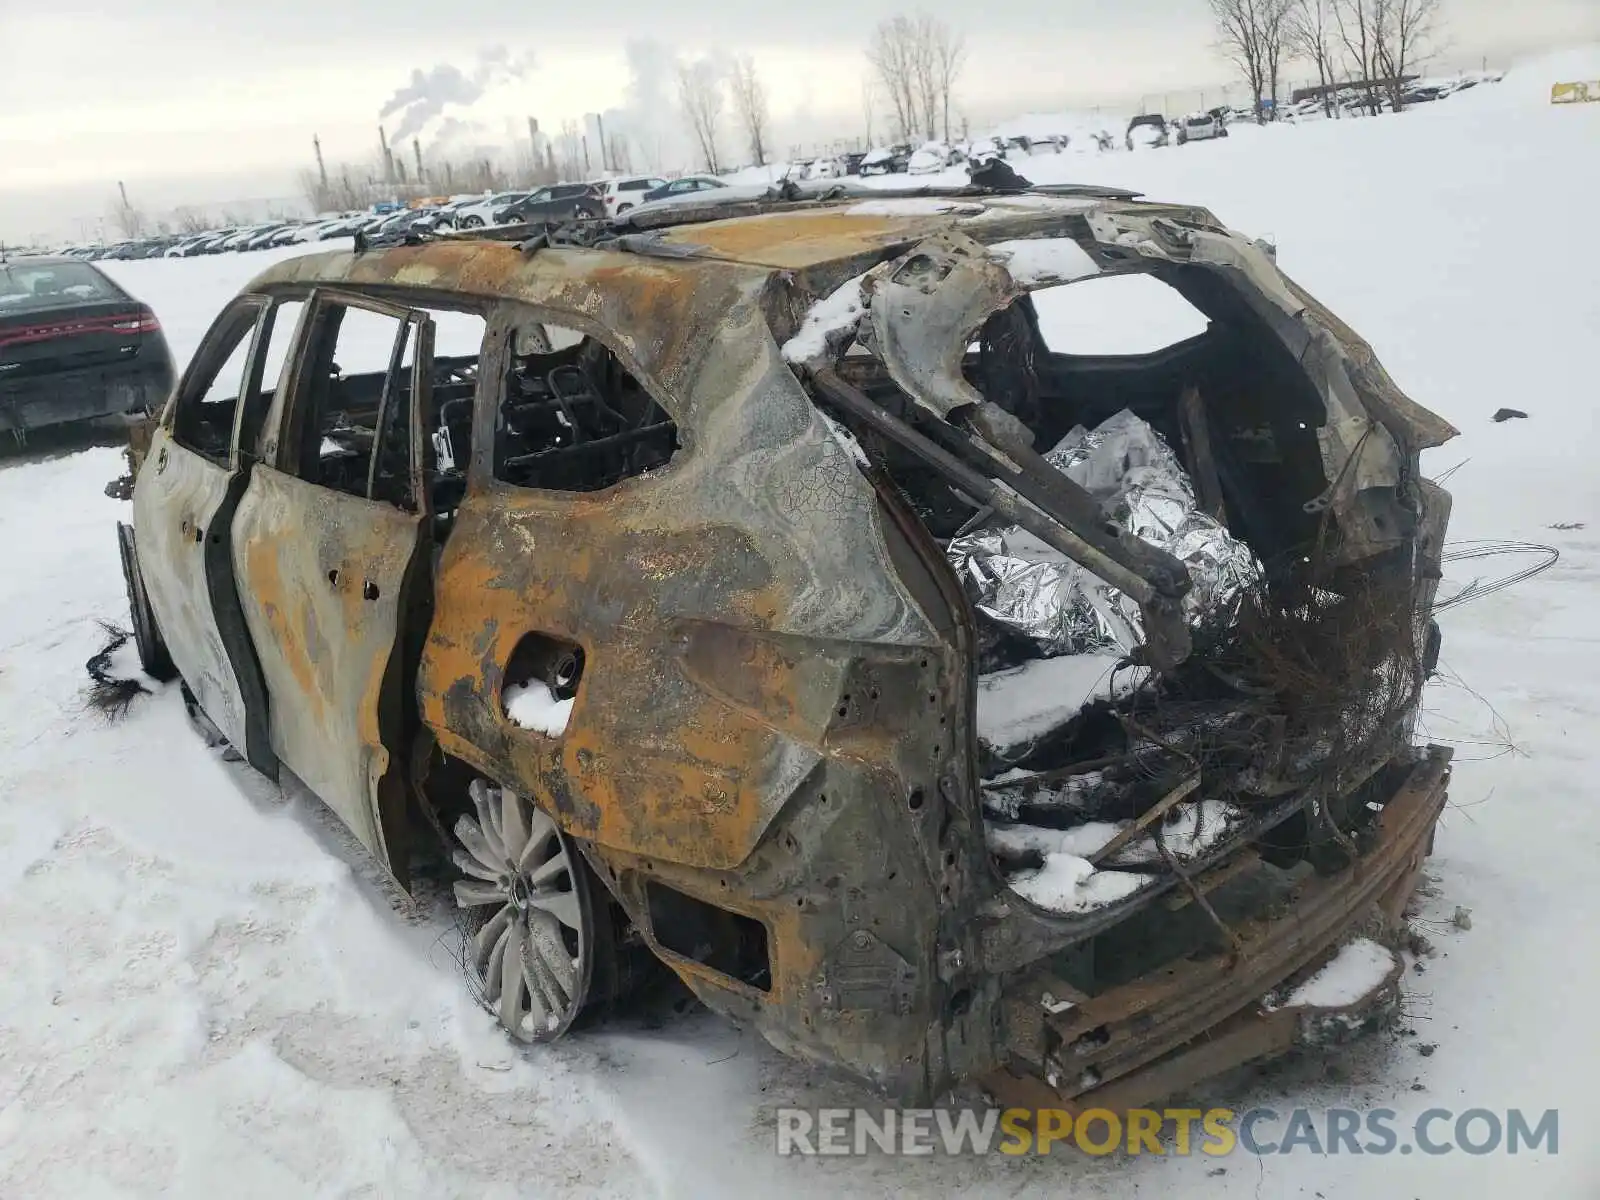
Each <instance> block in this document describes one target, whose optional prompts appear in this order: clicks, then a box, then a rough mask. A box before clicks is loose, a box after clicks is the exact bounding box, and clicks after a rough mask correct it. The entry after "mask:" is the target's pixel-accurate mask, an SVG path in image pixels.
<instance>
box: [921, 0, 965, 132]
mask: <svg viewBox="0 0 1600 1200" xmlns="http://www.w3.org/2000/svg"><path fill="white" fill-rule="evenodd" d="M929 46H930V49H931V50H932V57H933V73H934V83H935V85H936V89H937V92H938V96H939V120H940V124H941V128H942V129H943V130H944V140H945V141H947V142H948V141H949V140H950V93H951V92H953V91H954V90H955V86H956V81H957V80H959V79H960V78H961V68H962V66H963V65H965V62H966V57H967V39H966V38H965V37H963V36H962V35H961V34H959V33H956V32H955V31H954V30H952V29H951V28H950V26H948V25H946V24H945V23H944V22H943V21H934V22H932V23H931V26H930V28H929Z"/></svg>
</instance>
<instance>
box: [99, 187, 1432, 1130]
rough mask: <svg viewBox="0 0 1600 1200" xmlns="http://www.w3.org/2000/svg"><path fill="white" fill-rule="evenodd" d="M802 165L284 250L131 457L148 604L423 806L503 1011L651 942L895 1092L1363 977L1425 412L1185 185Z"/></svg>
mask: <svg viewBox="0 0 1600 1200" xmlns="http://www.w3.org/2000/svg"><path fill="white" fill-rule="evenodd" d="M786 195H790V198H789V199H779V198H777V197H775V196H774V197H769V198H767V199H763V200H727V201H722V200H716V199H715V198H712V200H711V201H710V202H709V205H708V206H702V207H701V208H698V209H694V208H681V209H680V208H674V209H668V210H664V211H662V212H659V213H639V214H633V215H632V216H631V218H630V219H628V220H620V221H616V222H611V223H595V224H594V225H592V226H589V227H586V229H584V230H569V231H568V233H567V234H565V235H563V234H562V233H561V232H560V231H549V232H546V233H545V234H543V235H541V236H539V237H536V238H532V239H528V238H527V234H526V233H521V234H518V233H513V234H512V235H511V237H510V238H508V239H506V240H495V239H494V238H493V237H492V236H491V237H483V236H476V235H474V236H468V237H452V238H446V239H441V240H437V241H433V242H430V243H428V244H423V245H411V246H403V247H395V248H390V249H375V250H365V251H361V252H357V253H333V254H319V255H312V256H307V257H302V258H294V259H290V260H287V261H285V262H282V263H279V264H277V265H275V266H273V267H272V268H270V269H269V270H268V271H267V272H266V273H264V274H263V275H261V276H260V277H259V278H257V279H256V280H255V281H254V282H253V283H252V284H250V285H249V287H248V288H246V290H245V291H244V292H243V293H242V294H241V295H240V296H239V297H238V298H237V299H236V300H235V301H234V302H233V303H231V304H230V305H229V306H228V308H227V309H226V310H225V311H224V312H223V313H222V315H221V316H220V317H219V318H218V320H217V323H216V324H215V325H214V326H213V328H212V329H211V331H210V333H209V334H208V335H207V337H206V339H205V341H204V343H203V344H202V346H201V348H200V350H199V352H198V353H197V355H196V357H195V360H194V362H193V364H192V365H191V366H190V368H189V370H188V372H187V373H186V375H185V376H184V378H183V380H182V381H181V383H180V384H179V386H178V387H177V389H176V391H175V393H174V395H173V397H172V400H171V402H170V403H169V404H168V406H167V408H166V411H165V412H164V414H163V415H162V417H161V420H160V425H159V428H158V429H157V430H156V431H155V432H154V436H153V438H152V440H151V442H150V445H149V449H148V452H147V453H146V454H145V456H144V458H143V461H142V465H141V466H140V468H139V470H138V475H137V485H136V488H135V492H134V497H133V506H134V523H133V530H132V531H125V533H124V546H125V549H126V551H127V560H126V561H127V563H128V566H129V570H128V576H129V581H130V591H131V597H132V602H133V608H134V616H135V618H136V623H137V625H138V627H139V629H140V631H141V636H140V644H141V649H142V651H143V653H144V654H145V657H146V660H147V661H148V662H150V663H152V664H153V666H154V667H155V668H159V667H160V666H161V665H163V660H164V658H167V657H168V656H169V657H170V663H171V664H172V667H173V668H174V669H175V670H176V672H177V673H178V674H180V675H181V677H182V679H183V681H184V685H185V691H186V693H187V694H188V696H190V697H191V700H192V708H193V711H194V712H195V713H196V714H197V716H198V717H200V718H203V719H204V720H205V721H207V722H209V723H210V725H212V726H214V728H215V729H216V731H218V732H219V733H220V735H221V736H222V737H225V738H226V739H227V741H228V742H230V743H231V744H232V745H233V746H234V747H235V748H236V749H237V750H238V752H239V753H240V754H242V755H243V756H244V757H245V758H246V759H247V760H248V761H249V763H251V764H252V765H253V766H255V767H256V768H258V769H259V770H261V771H263V772H265V773H266V774H268V775H270V776H274V777H280V778H286V777H288V776H290V775H292V776H294V777H296V778H298V779H299V780H300V781H302V782H303V783H304V784H306V785H307V786H309V787H310V788H311V789H312V790H314V791H315V792H316V793H317V794H318V795H320V796H321V798H322V799H323V800H324V801H325V802H326V803H327V804H328V806H329V807H331V808H332V809H333V810H334V811H335V812H336V813H337V814H338V815H339V816H340V817H341V818H342V819H343V820H344V821H345V822H346V823H347V824H348V826H349V828H350V829H351V830H352V831H354V833H355V835H356V837H358V838H359V839H360V840H361V841H362V842H363V843H364V844H365V845H366V847H367V848H368V849H369V850H370V851H371V853H372V854H373V855H374V856H375V857H376V859H377V860H378V861H379V862H380V863H382V864H383V865H384V866H385V867H386V868H387V870H388V871H389V872H391V873H392V875H393V876H394V878H395V879H396V880H397V881H398V882H399V884H400V885H402V886H409V885H411V883H412V881H413V879H414V878H419V877H420V875H419V874H418V873H419V872H420V871H421V870H422V869H423V867H424V865H425V864H430V863H433V864H438V863H450V864H453V865H452V866H450V867H449V868H448V869H450V870H453V871H454V872H455V873H456V879H457V881H456V882H455V883H454V889H455V896H456V898H457V900H458V901H459V903H460V905H461V906H463V908H465V909H467V910H468V911H469V912H470V913H471V914H473V917H472V920H471V921H470V923H469V924H468V926H467V929H468V936H467V943H466V947H465V950H466V953H465V956H464V957H465V959H466V962H467V965H468V967H469V968H470V970H471V971H472V973H473V974H474V975H475V976H476V981H477V984H478V986H480V987H481V989H482V994H483V996H484V998H485V1000H486V1003H487V1004H488V1006H489V1007H490V1008H491V1009H492V1010H493V1011H494V1012H495V1013H496V1014H497V1015H498V1018H499V1020H500V1021H501V1022H502V1023H503V1024H504V1026H505V1027H506V1029H507V1030H508V1031H510V1032H511V1033H512V1034H513V1035H515V1036H517V1037H519V1038H523V1039H527V1040H537V1039H544V1038H548V1037H553V1036H556V1035H558V1034H561V1033H562V1032H564V1031H565V1030H567V1029H568V1027H569V1026H570V1025H571V1023H572V1022H573V1020H574V1018H575V1017H576V1016H578V1015H579V1014H580V1012H582V1011H583V1010H584V1009H585V1008H592V1007H593V1006H595V1005H596V1004H598V1003H600V1002H602V1001H605V1000H607V999H608V998H610V997H612V996H614V995H616V993H617V991H618V989H619V988H620V987H622V986H623V985H624V983H625V981H626V979H627V978H628V974H629V973H628V972H627V971H626V970H624V969H622V968H623V965H625V963H626V960H627V959H628V956H629V955H630V953H635V952H640V951H641V950H643V949H647V950H648V952H649V953H650V954H653V956H654V957H655V958H656V959H659V960H660V961H661V962H663V963H665V964H666V965H667V966H668V967H670V969H671V970H672V971H674V972H676V974H677V975H678V976H680V977H681V978H682V979H683V980H684V981H685V982H686V983H687V984H688V986H689V987H690V988H692V989H693V990H694V992H695V993H697V994H698V995H699V997H700V998H701V999H702V1000H704V1002H705V1003H706V1004H708V1005H710V1006H711V1007H712V1008H714V1009H716V1010H718V1011H720V1012H723V1013H725V1014H728V1015H730V1016H731V1017H733V1018H735V1019H738V1020H741V1021H745V1022H749V1023H750V1024H753V1025H754V1026H755V1027H757V1028H758V1029H760V1030H761V1031H762V1032H763V1033H764V1034H765V1036H766V1037H767V1038H768V1039H769V1040H770V1041H771V1042H772V1043H773V1044H774V1045H776V1046H777V1047H779V1048H780V1049H782V1050H784V1051H785V1052H787V1053H790V1054H793V1055H798V1056H801V1057H804V1058H806V1059H810V1060H814V1061H817V1062H820V1063H824V1064H830V1065H833V1066H836V1067H841V1068H844V1069H846V1070H848V1071H851V1072H854V1073H855V1074H856V1075H858V1076H859V1077H861V1078H863V1079H866V1080H869V1081H871V1082H872V1083H874V1084H876V1085H878V1086H880V1087H882V1088H884V1089H885V1090H887V1091H889V1092H890V1093H892V1094H893V1095H895V1096H897V1097H899V1098H902V1099H905V1100H907V1101H911V1102H921V1101H926V1100H927V1099H928V1098H929V1097H931V1096H934V1095H938V1094H940V1093H942V1092H944V1091H945V1090H947V1089H948V1088H949V1087H950V1086H952V1085H953V1084H955V1083H957V1082H958V1081H962V1080H972V1081H975V1082H976V1083H978V1084H979V1085H981V1086H983V1087H985V1088H987V1089H989V1090H990V1091H991V1092H992V1093H993V1094H995V1095H997V1096H1004V1097H1007V1098H1009V1099H1013V1100H1018V1101H1021V1102H1023V1103H1029V1102H1035V1103H1051V1104H1067V1103H1070V1104H1073V1105H1086V1104H1090V1103H1097V1104H1120V1103H1131V1102H1134V1101H1136V1100H1140V1099H1147V1098H1154V1097H1156V1096H1158V1095H1161V1094H1164V1093H1168V1092H1171V1091H1173V1090H1175V1089H1178V1088H1181V1087H1183V1086H1185V1085H1186V1084H1187V1083H1189V1082H1191V1081H1193V1080H1194V1079H1196V1078H1198V1077H1200V1076H1203V1075H1207V1074H1210V1073H1212V1072H1215V1071H1216V1070H1218V1069H1219V1068H1221V1067H1222V1066H1225V1065H1228V1064H1231V1063H1235V1062H1239V1061H1243V1060H1247V1059H1251V1058H1256V1057H1261V1056H1265V1055H1269V1054H1272V1053H1274V1052H1277V1051H1281V1050H1283V1049H1285V1048H1286V1047H1288V1046H1290V1045H1291V1044H1293V1043H1295V1042H1296V1041H1297V1040H1305V1039H1312V1040H1316V1039H1323V1038H1327V1037H1331V1036H1335V1035H1338V1034H1341V1033H1342V1032H1343V1031H1344V1030H1347V1029H1349V1028H1353V1027H1358V1026H1361V1025H1362V1024H1364V1023H1366V1022H1369V1021H1371V1020H1374V1019H1376V1018H1378V1017H1381V1016H1382V1015H1383V1013H1384V1012H1385V1011H1388V1010H1389V1009H1390V1008H1391V1007H1392V1005H1393V1004H1394V1003H1395V996H1396V989H1397V986H1398V978H1399V974H1400V963H1401V960H1400V958H1399V957H1398V955H1397V954H1396V952H1395V947H1396V946H1397V945H1398V938H1399V936H1400V933H1401V931H1402V930H1403V926H1402V924H1401V917H1402V910H1403V909H1404V907H1405V905H1406V904H1407V901H1408V898H1409V897H1410V895H1411V892H1412V890H1413V888H1414V886H1415V884H1416V881H1417V878H1418V874H1419V871H1420V869H1421V864H1422V860H1423V858H1424V856H1425V855H1426V854H1427V853H1428V851H1429V849H1430V846H1431V839H1432V831H1433V828H1434V824H1435V821H1436V819H1437V817H1438V815H1439V812H1440V809H1441V807H1442V805H1443V803H1444V798H1445V785H1446V781H1447V776H1448V762H1447V758H1448V756H1447V754H1446V753H1445V752H1443V751H1441V750H1439V749H1437V748H1421V747H1418V746H1416V745H1414V744H1413V735H1414V724H1415V717H1416V712H1417V704H1418V696H1419V693H1420V690H1421V687H1422V685H1423V681H1424V679H1425V678H1426V676H1427V674H1428V672H1429V670H1430V667H1431V660H1432V656H1433V655H1434V654H1436V652H1437V638H1436V630H1434V628H1433V627H1432V625H1431V622H1430V621H1429V619H1428V612H1429V608H1430V605H1431V603H1432V597H1433V590H1434V587H1435V583H1436V581H1437V579H1438V574H1439V561H1440V557H1439V556H1440V543H1441V538H1442V536H1443V532H1444V528H1445V523H1446V520H1447V517H1448V512H1449V499H1448V496H1447V494H1446V493H1444V492H1443V491H1441V490H1440V489H1438V488H1437V487H1434V486H1433V485H1431V484H1430V483H1428V482H1427V481H1425V480H1424V479H1423V478H1422V477H1421V475H1420V474H1419V471H1418V456H1419V453H1420V451H1422V450H1423V449H1424V448H1426V447H1429V446H1434V445H1437V444H1439V443H1440V442H1441V441H1443V440H1445V439H1446V438H1448V437H1449V436H1451V435H1452V433H1453V432H1454V431H1453V430H1452V429H1451V428H1450V427H1449V426H1448V425H1446V424H1445V423H1444V422H1443V421H1441V420H1439V419H1438V418H1436V417H1434V416H1433V415H1431V414H1430V413H1428V412H1426V411H1424V410H1423V409H1421V408H1419V407H1418V406H1416V405H1415V404H1413V403H1412V402H1410V401H1409V400H1408V399H1407V398H1406V397H1405V396H1403V395H1402V394H1401V393H1400V392H1399V391H1398V390H1397V389H1396V387H1395V386H1394V384H1393V383H1392V382H1391V381H1390V379H1389V378H1388V376H1387V375H1386V374H1385V373H1384V371H1383V370H1382V368H1381V367H1380V366H1379V365H1378V363H1377V362H1376V361H1375V359H1374V358H1373V355H1372V353H1371V351H1370V350H1369V349H1368V347H1367V346H1366V345H1365V344H1364V343H1363V342H1362V341H1360V340H1359V339H1358V338H1357V336H1356V335H1355V334H1354V333H1353V332H1351V330H1349V329H1348V328H1347V327H1346V326H1344V325H1343V324H1341V323H1340V322H1339V321H1338V319H1337V318H1335V317H1334V316H1332V315H1331V314H1330V313H1329V312H1327V311H1326V310H1325V309H1324V308H1322V307H1321V306H1320V305H1319V304H1318V303H1317V302H1316V301H1315V300H1313V299H1312V298H1311V297H1310V296H1308V295H1307V294H1306V293H1305V292H1303V291H1301V290H1300V289H1299V288H1298V287H1297V286H1296V285H1295V284H1294V283H1293V282H1291V281H1290V280H1288V279H1287V278H1285V277H1284V276H1283V275H1282V274H1281V273H1280V272H1279V271H1278V270H1277V268H1276V266H1275V263H1274V258H1273V255H1272V253H1271V251H1270V248H1268V247H1265V246H1263V245H1262V244H1260V243H1257V242H1254V241H1251V240H1249V239H1247V238H1244V237H1242V236H1240V235H1238V234H1235V233H1231V232H1229V231H1228V230H1227V229H1225V228H1224V227H1223V226H1222V225H1221V224H1220V223H1219V222H1218V221H1217V220H1216V219H1215V218H1214V217H1212V216H1211V215H1210V214H1209V213H1207V212H1205V211H1204V210H1201V209H1197V208H1187V207H1180V206H1176V205H1167V204H1152V203H1142V202H1139V201H1137V200H1136V199H1133V198H1131V197H1129V196H1128V195H1126V194H1122V193H1115V192H1110V191H1099V190H1093V189H1054V190H1052V189H1034V190H1032V191H1031V192H1029V193H1027V194H1016V195H999V194H993V193H990V192H986V191H983V190H981V189H977V188H971V189H966V190H963V191H959V192H956V193H950V194H940V195H937V196H931V195H930V194H928V193H919V194H918V195H917V196H916V197H915V198H906V199H902V198H900V197H899V196H898V195H897V194H895V193H888V194H885V193H881V192H880V193H875V194H874V198H873V200H872V201H871V203H861V202H860V200H859V198H858V197H856V196H853V195H852V194H850V190H849V189H848V188H847V187H839V186H835V187H834V188H832V189H830V192H829V195H831V197H832V198H831V199H823V200H817V199H806V198H800V199H793V198H792V194H791V193H786ZM517 237H521V238H523V239H525V240H523V241H521V242H517V241H516V240H514V239H515V238H517ZM1129 273H1143V274H1147V275H1150V276H1153V277H1154V278H1155V279H1156V280H1159V281H1160V282H1161V283H1162V284H1166V285H1169V286H1170V287H1171V288H1174V289H1176V290H1177V291H1178V292H1179V293H1181V294H1182V296H1183V297H1185V298H1187V300H1188V301H1189V302H1190V303H1192V304H1193V305H1194V306H1195V307H1196V308H1197V309H1199V310H1200V311H1201V312H1202V313H1204V314H1205V316H1206V318H1208V322H1209V323H1208V324H1207V326H1206V328H1205V330H1204V332H1202V333H1200V334H1199V335H1197V336H1194V337H1192V338H1189V339H1187V340H1185V341H1182V342H1179V343H1178V344H1176V345H1173V346H1171V347H1169V348H1167V349H1165V350H1162V351H1160V352H1158V353H1153V354H1144V355H1133V356H1110V357H1107V356H1090V357H1085V356H1074V355H1070V354H1062V353H1056V352H1053V351H1052V350H1051V349H1049V347H1048V345H1047V342H1046V339H1045V338H1044V337H1043V335H1042V334H1041V328H1040V322H1039V319H1038V311H1037V308H1036V305H1035V302H1034V294H1035V293H1037V292H1040V291H1041V289H1046V288H1052V287H1059V286H1066V287H1073V288H1076V287H1086V286H1093V283H1092V280H1094V279H1097V278H1100V277H1104V276H1116V275H1123V274H1129ZM229 361H235V362H236V363H237V370H236V371H235V373H233V374H232V375H228V376H227V378H228V379H229V380H230V382H229V383H227V384H226V385H225V386H222V387H218V386H216V381H217V380H218V379H219V378H223V377H224V375H223V373H222V364H224V363H225V362H229ZM134 534H136V541H135V539H134ZM428 869H436V868H434V867H429V868H428ZM1335 958H1346V959H1349V960H1350V961H1349V962H1347V963H1345V964H1344V965H1342V966H1341V967H1340V968H1339V971H1338V974H1339V978H1340V983H1341V988H1340V989H1338V994H1333V995H1330V993H1329V990H1328V989H1326V988H1322V989H1317V988H1311V989H1310V990H1306V989H1305V988H1304V987H1303V985H1304V984H1306V983H1307V982H1308V981H1310V980H1313V979H1314V977H1315V976H1316V974H1317V973H1318V972H1319V971H1320V970H1322V969H1323V968H1324V967H1325V965H1327V964H1328V963H1330V962H1331V961H1332V960H1333V959H1335Z"/></svg>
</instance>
